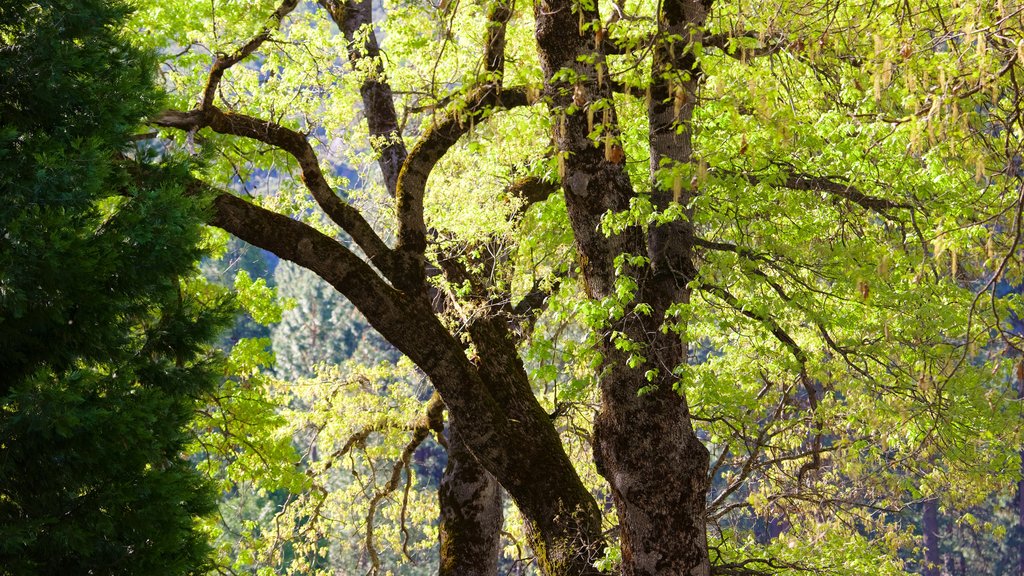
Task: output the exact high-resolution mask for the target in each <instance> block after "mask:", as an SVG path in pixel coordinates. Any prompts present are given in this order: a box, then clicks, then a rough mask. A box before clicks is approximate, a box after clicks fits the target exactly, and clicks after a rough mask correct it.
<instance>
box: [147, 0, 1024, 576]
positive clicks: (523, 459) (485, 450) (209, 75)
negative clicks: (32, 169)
mask: <svg viewBox="0 0 1024 576" xmlns="http://www.w3.org/2000/svg"><path fill="white" fill-rule="evenodd" d="M142 4H143V8H142V10H140V12H139V14H138V16H137V18H136V20H135V23H134V24H133V26H134V27H135V29H136V30H140V31H142V32H143V34H141V35H140V41H142V42H146V43H148V44H149V45H150V46H152V47H154V48H159V49H161V50H163V51H164V52H163V53H164V55H165V58H164V60H163V62H162V64H161V70H162V73H163V75H164V78H165V80H166V82H167V83H168V85H169V86H170V87H172V90H173V95H172V98H173V102H172V106H171V107H170V108H168V109H167V110H165V111H163V112H162V113H160V114H157V115H154V116H153V117H152V118H151V120H152V123H153V124H154V125H156V126H159V127H161V128H163V129H165V130H164V134H165V135H166V136H167V137H169V138H173V139H175V140H176V141H177V142H178V145H179V146H180V147H181V148H182V149H185V150H188V151H191V152H193V153H196V154H199V153H203V154H207V155H208V156H209V157H210V158H211V160H210V165H209V167H208V168H207V169H205V170H202V171H197V172H195V173H194V178H195V179H196V186H198V187H203V188H204V189H207V190H211V191H212V193H213V194H215V195H216V197H215V199H214V201H213V216H212V217H211V219H210V222H211V223H212V224H213V225H215V226H218V227H220V228H223V229H224V230H226V231H228V232H229V233H231V234H233V235H235V236H237V237H239V238H241V239H243V240H246V241H247V242H250V243H251V244H254V245H256V246H259V247H261V248H263V249H266V250H269V251H271V252H273V253H274V254H276V255H277V256H279V257H280V258H282V259H285V260H288V261H291V262H293V263H295V264H297V265H298V266H301V267H303V268H306V269H308V270H310V271H312V272H314V273H315V274H317V275H318V276H320V277H321V278H322V279H323V280H325V281H326V282H328V283H329V284H330V285H331V286H333V288H334V289H335V290H337V292H339V293H340V294H341V295H343V296H344V297H345V298H346V299H347V300H348V301H349V302H351V304H352V305H353V306H354V307H355V308H356V309H358V310H359V312H360V313H361V314H362V315H363V316H365V318H366V322H368V323H369V324H370V325H371V326H372V327H373V328H374V329H375V330H377V331H378V332H379V333H380V335H381V336H382V337H383V338H384V339H386V340H387V341H388V342H389V343H390V344H391V345H393V346H394V347H395V348H396V349H398V350H399V351H401V352H402V353H403V354H404V355H405V356H406V357H407V358H408V359H409V360H410V361H411V362H412V364H414V365H415V366H416V367H417V369H418V370H419V371H420V372H421V373H422V374H423V375H424V376H425V377H426V378H427V379H429V382H430V384H431V385H432V387H433V389H434V390H436V392H437V393H438V397H439V398H440V401H442V402H443V405H444V408H445V409H446V411H447V414H448V419H449V425H450V429H449V431H448V434H447V435H441V434H439V441H442V440H443V441H445V443H447V444H448V472H446V473H445V475H444V477H443V479H442V483H441V487H440V491H439V494H440V498H441V500H440V502H439V507H438V508H439V511H440V512H439V513H440V516H441V518H440V521H439V524H438V530H439V531H440V535H439V538H440V542H441V545H440V566H441V573H444V574H447V573H452V574H469V573H478V572H482V573H488V572H493V567H494V566H496V561H495V560H494V556H495V554H496V553H497V550H498V544H497V542H498V540H497V538H498V534H496V532H497V530H496V528H495V526H500V525H501V521H500V520H495V518H497V517H498V516H500V513H501V510H500V501H499V500H498V499H497V498H495V497H494V495H495V484H494V483H495V482H496V483H497V484H500V486H501V487H502V488H503V489H504V490H505V491H506V492H507V494H508V496H509V497H510V499H511V502H512V503H513V504H514V506H515V509H516V511H517V514H518V516H517V517H516V518H517V519H516V520H510V521H509V522H521V526H520V527H518V528H516V530H515V531H514V532H515V533H514V534H513V537H521V539H522V542H523V543H524V544H525V545H526V546H528V547H529V548H530V549H531V550H532V553H533V557H534V560H535V562H536V566H537V569H538V570H539V571H540V572H541V573H545V574H590V573H596V572H600V571H607V570H615V571H617V572H618V573H621V574H624V575H633V574H693V575H702V574H709V573H711V572H716V573H730V571H731V573H744V571H748V570H766V571H773V570H775V571H782V570H800V569H812V570H823V571H830V572H833V573H850V574H862V573H864V572H866V571H870V572H872V573H879V574H888V573H898V572H900V571H901V570H903V569H904V568H907V567H914V566H920V567H922V568H923V569H929V568H928V567H927V566H926V565H924V564H923V563H920V562H919V561H917V560H914V561H910V560H909V559H910V558H913V556H914V554H913V552H912V550H913V547H914V544H915V542H917V540H916V536H915V529H914V526H912V525H908V523H907V522H906V521H900V520H899V519H898V518H897V517H898V516H899V515H900V514H901V512H902V511H904V510H906V509H907V507H908V506H910V505H911V504H916V503H920V502H924V501H938V502H940V503H941V505H942V506H943V507H944V509H947V510H964V509H967V508H968V507H970V506H973V505H976V504H979V503H981V502H982V501H984V500H985V498H986V497H988V496H989V495H990V494H991V493H993V492H997V491H999V490H1004V491H1005V490H1008V489H1009V488H1008V487H1009V485H1010V484H1011V482H1013V481H1015V480H1017V479H1019V474H1020V457H1019V453H1018V449H1019V446H1020V433H1019V430H1020V426H1019V422H1020V408H1019V402H1018V401H1017V391H1016V389H1015V388H1014V383H1015V378H1016V377H1017V376H1016V375H1015V371H1014V365H1015V362H1016V360H1015V358H1016V356H1017V355H1018V353H1019V347H1020V334H1019V332H1018V331H1017V330H1016V329H1015V328H1014V326H1015V324H1014V321H1015V319H1016V313H1017V309H1018V308H1019V306H1020V301H1019V296H1018V294H1017V293H1016V291H1015V290H1014V289H1012V287H1013V286H1016V285H1019V284H1020V275H1021V272H1020V259H1019V256H1018V249H1019V240H1020V233H1021V211H1022V208H1024V202H1022V195H1024V184H1022V180H1021V178H1022V173H1021V171H1020V164H1021V161H1022V160H1021V158H1022V153H1021V150H1020V145H1021V141H1020V138H1021V130H1022V128H1024V126H1022V125H1021V115H1020V104H1021V91H1020V90H1019V88H1018V79H1017V75H1018V74H1020V73H1021V72H1022V70H1024V69H1022V68H1021V66H1022V62H1021V58H1022V57H1024V24H1022V21H1021V15H1022V10H1024V7H1021V6H1018V4H1017V3H1016V2H1014V1H1012V0H1000V1H999V2H997V3H996V5H995V6H993V5H992V2H991V1H987V0H986V1H971V0H935V1H933V2H923V3H908V2H875V1H854V0H851V1H843V2H831V1H818V0H792V1H791V0H774V1H771V2H758V3H753V4H751V3H743V2H727V1H717V0H703V1H698V0H663V1H661V2H658V3H647V2H632V1H606V2H605V1H596V0H537V1H535V2H533V3H523V2H513V1H510V0H492V1H479V2H468V1H467V2H461V1H455V2H441V3H439V4H438V5H433V4H430V3H426V2H409V1H395V2H390V1H389V2H384V3H383V5H382V6H377V5H375V4H373V3H371V2H369V1H348V2H345V1H340V0H320V1H319V2H317V3H315V4H314V3H299V2H297V1H295V0H285V1H283V2H280V3H278V2H270V1H267V2H263V1H256V2H245V3H238V2H214V3H210V4H203V5H202V6H200V5H196V4H194V3H189V2H173V1H172V2H159V3H152V4H151V5H150V4H146V3H142ZM350 169H356V170H357V171H358V175H353V174H352V173H351V172H350V171H349V170H350ZM352 373H353V374H358V373H359V372H358V371H356V370H353V372H352ZM331 374H333V376H332V375H331ZM1022 375H1024V373H1022ZM337 378H339V376H338V375H337V373H332V372H330V371H324V372H323V374H322V375H321V377H319V380H318V382H320V383H321V384H323V385H325V386H327V387H326V388H325V389H323V390H321V392H319V393H318V394H316V395H314V396H315V397H312V398H307V399H306V400H307V401H308V402H316V401H318V400H319V401H325V398H324V396H323V395H324V394H328V393H331V391H334V392H337V390H338V389H339V388H338V387H337V386H334V387H333V388H332V387H331V383H332V382H336V381H337ZM408 378H412V379H414V378H415V376H408V377H407V378H406V380H408ZM355 380H356V381H367V380H366V379H365V377H364V380H360V378H359V377H356V378H355ZM386 380H387V378H383V379H382V380H373V379H369V381H371V382H379V384H378V385H374V386H369V388H373V389H374V393H375V394H376V395H377V396H380V395H381V394H382V393H383V392H385V391H386V389H387V388H388V386H387V385H386V384H385V383H384V381H386ZM307 390H311V388H310V389H307ZM418 396H419V395H417V394H406V395H405V399H406V400H405V401H406V402H411V400H410V398H418ZM364 400H365V398H364ZM351 401H352V402H353V403H355V402H356V401H355V400H351ZM357 405H358V404H357ZM412 405H415V402H413V404H412ZM292 406H294V404H292ZM409 406H410V404H408V403H403V404H401V405H398V404H396V405H395V406H394V407H393V409H392V410H391V411H387V410H383V413H384V414H386V415H387V416H386V417H385V418H384V420H386V421H387V422H388V424H387V425H384V424H382V423H381V421H380V420H373V419H368V418H363V419H359V416H358V414H352V413H349V412H347V411H346V412H345V419H343V420H334V421H331V422H328V421H326V420H325V421H322V422H318V423H315V424H313V425H312V429H314V430H319V431H325V430H335V432H334V433H333V435H331V436H325V437H324V438H323V440H322V441H323V443H324V444H326V445H329V446H331V448H330V450H329V451H328V450H323V451H320V450H313V449H312V446H318V445H319V444H318V443H319V442H321V439H320V438H319V437H317V436H316V435H315V434H314V440H313V443H312V444H310V445H309V451H308V453H307V456H306V457H305V458H304V460H303V461H302V464H303V465H304V466H306V467H307V468H306V470H307V474H306V475H307V477H309V478H310V479H311V480H310V482H312V485H313V486H320V488H315V489H313V492H311V494H317V493H319V494H326V493H329V492H330V490H329V488H328V487H327V485H328V484H329V482H327V480H326V479H327V478H330V476H327V474H329V472H328V471H329V470H331V469H332V466H334V465H335V463H336V459H337V458H341V457H342V456H346V455H351V454H352V451H353V446H363V448H366V446H365V442H364V441H366V440H367V439H368V438H369V437H370V436H371V435H373V434H378V435H379V436H381V437H383V439H382V440H381V441H382V442H384V444H386V445H390V446H391V450H392V452H391V454H390V461H391V462H393V466H392V467H388V468H386V469H385V470H376V469H373V468H372V466H371V469H373V470H376V471H374V472H372V473H371V474H370V478H373V479H374V481H373V482H370V484H371V485H373V486H374V487H373V488H372V489H369V488H368V489H366V490H365V491H364V492H365V495H366V501H367V508H366V512H365V515H364V516H363V521H362V523H361V524H360V525H359V526H360V527H361V528H362V529H364V530H365V532H366V548H367V549H368V558H369V561H368V565H369V568H370V569H371V570H372V571H374V572H377V571H382V570H384V569H385V568H384V567H383V566H382V565H381V561H380V557H379V555H378V554H377V552H376V548H375V546H376V545H375V540H374V538H375V537H374V530H373V528H374V525H375V523H377V524H378V525H379V522H378V519H379V518H381V517H387V518H389V519H390V521H392V522H394V517H395V515H400V516H401V518H399V523H400V525H401V526H403V527H404V522H405V511H406V510H407V506H406V505H405V503H404V502H403V503H401V505H400V506H398V505H397V504H396V505H395V506H391V507H389V506H387V505H386V504H387V502H388V501H389V499H390V498H392V497H393V495H395V494H398V493H399V491H397V490H396V488H397V487H398V484H399V483H400V480H401V477H402V474H403V473H405V474H406V478H407V482H408V484H407V486H408V485H411V483H412V470H411V466H410V462H411V460H412V456H413V455H414V454H415V451H416V450H417V448H418V446H420V445H421V443H422V442H424V439H425V437H426V436H427V435H428V434H429V433H430V431H431V430H434V431H435V432H437V428H438V426H437V425H436V422H437V421H436V418H434V417H433V416H431V415H436V410H437V406H438V405H437V403H436V401H433V402H428V405H427V406H424V407H422V410H426V411H427V414H424V415H423V417H422V419H420V420H415V419H413V418H412V417H411V416H410V415H409V412H408V409H409ZM428 408H430V409H429V410H428ZM365 412H366V413H368V414H370V413H372V414H380V413H381V411H380V407H379V405H378V408H377V409H374V410H365ZM595 413H596V416H595ZM396 415H399V417H398V418H396V417H395V416H396ZM336 423H340V426H339V427H337V428H332V426H334V424H336ZM308 429H309V428H307V430H308ZM385 429H386V430H387V432H385ZM350 441H351V442H350ZM370 452H372V450H370V449H369V448H366V450H365V451H364V453H366V454H369V453H370ZM323 453H327V454H329V456H327V457H324V456H323ZM381 456H382V457H383V456H384V455H383V453H381ZM370 462H371V464H372V462H373V460H372V459H371V460H370ZM360 466H362V464H359V465H357V464H355V463H353V464H352V466H351V467H350V472H352V473H353V474H357V473H358V471H359V469H360ZM481 467H482V468H481ZM335 470H336V469H335ZM378 472H379V474H378ZM331 473H333V472H331ZM321 480H322V481H323V483H322V484H318V482H321ZM378 481H379V484H378V483H377V482H378ZM456 487H461V488H456ZM317 490H322V492H317ZM408 493H409V492H408V490H407V491H406V494H408ZM456 495H457V496H459V498H456V499H455V500H445V498H446V497H452V496H456ZM936 499H937V500H936ZM328 501H329V498H328V497H326V496H324V497H310V498H308V499H307V502H308V503H309V507H307V508H302V510H303V512H301V513H297V515H296V516H295V518H302V519H303V520H302V522H306V524H304V526H307V527H310V526H317V528H316V530H317V532H316V533H317V538H315V539H313V538H309V537H306V536H296V537H295V541H296V542H302V544H303V545H304V546H307V548H305V550H306V553H308V554H309V555H310V558H314V557H322V555H324V554H326V552H323V551H322V550H323V549H325V548H329V544H326V543H324V542H322V541H321V539H323V540H324V541H329V539H330V538H331V534H330V530H331V528H330V526H331V524H330V521H329V520H326V519H324V520H323V522H320V521H319V520H318V519H317V514H318V512H319V511H320V510H322V508H320V507H319V506H320V505H321V504H323V503H325V502H328ZM386 514H391V516H386ZM324 516H325V517H326V516H329V515H327V514H324ZM894 518H897V519H894ZM758 523H761V524H764V523H768V524H771V525H772V526H774V527H775V528H773V529H772V530H769V532H772V533H771V534H770V537H767V538H765V537H761V536H759V534H761V533H763V531H762V532H761V533H759V532H758V530H755V529H754V526H756V525H757V524H758ZM299 524H301V522H300V523H299ZM299 524H296V533H297V534H299V533H301V530H300V529H299ZM349 526H351V525H349ZM321 530H322V532H321ZM407 540H408V538H406V540H405V541H407ZM403 542H404V541H403ZM516 542H517V543H518V540H517V541H516ZM392 546H394V547H395V550H399V549H401V547H402V546H403V544H401V543H398V540H392ZM264 550H268V552H267V554H266V556H265V557H264V558H263V560H262V561H263V562H265V563H266V565H274V566H278V567H282V568H286V566H285V563H284V561H283V560H282V556H281V555H280V554H277V555H276V556H275V554H276V552H274V550H275V549H274V548H272V547H271V548H265V549H264ZM405 556H406V557H409V556H410V553H409V552H408V551H405ZM915 562H918V563H917V564H915ZM311 563H312V564H315V562H312V561H311ZM291 566H292V567H294V568H295V569H296V570H301V569H305V568H306V567H308V566H309V564H301V563H298V562H294V558H293V564H292V565H291Z"/></svg>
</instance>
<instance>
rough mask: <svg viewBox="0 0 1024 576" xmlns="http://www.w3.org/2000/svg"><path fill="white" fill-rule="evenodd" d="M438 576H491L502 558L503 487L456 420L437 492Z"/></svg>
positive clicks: (449, 439) (450, 434) (453, 424)
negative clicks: (471, 447) (465, 438)
mask: <svg viewBox="0 0 1024 576" xmlns="http://www.w3.org/2000/svg"><path fill="white" fill-rule="evenodd" d="M437 495H438V504H439V509H440V526H439V535H440V544H441V558H440V567H439V570H438V574H439V576H493V575H495V574H497V573H498V559H499V557H500V555H501V526H502V521H503V520H504V516H503V515H502V508H501V488H500V487H499V486H498V483H497V482H496V481H495V480H494V477H493V476H491V474H490V473H489V472H487V470H485V469H484V467H483V466H481V465H480V463H479V462H477V461H476V458H475V457H473V455H472V454H471V453H470V451H469V449H468V448H467V447H466V445H465V443H464V442H463V441H462V438H461V437H460V436H459V434H458V426H457V425H456V424H455V423H454V422H453V423H452V424H451V425H450V427H449V432H448V465H447V466H446V467H445V470H444V475H443V476H442V477H441V486H440V487H439V488H438V492H437Z"/></svg>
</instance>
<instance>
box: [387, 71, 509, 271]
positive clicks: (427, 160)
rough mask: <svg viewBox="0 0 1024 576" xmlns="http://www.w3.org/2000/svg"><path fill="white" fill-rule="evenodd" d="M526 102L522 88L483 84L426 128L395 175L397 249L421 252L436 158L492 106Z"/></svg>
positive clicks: (423, 248)
mask: <svg viewBox="0 0 1024 576" xmlns="http://www.w3.org/2000/svg"><path fill="white" fill-rule="evenodd" d="M527 104H529V100H528V99H527V95H526V89H525V88H522V87H519V88H511V89H507V90H501V88H500V87H499V86H497V85H495V84H484V85H482V86H480V87H478V88H476V89H475V90H473V91H472V92H470V93H469V94H468V95H467V96H466V100H465V102H464V104H462V106H461V107H459V108H457V109H456V110H454V111H451V112H448V113H447V114H445V115H444V116H443V117H442V118H441V119H440V120H439V121H437V122H436V123H435V124H433V125H432V126H431V127H430V128H428V129H427V131H426V133H425V134H424V135H423V137H422V138H420V140H419V141H418V142H417V143H416V146H414V147H413V149H412V151H411V152H409V157H408V158H407V159H406V161H405V165H404V166H403V167H402V172H401V174H399V178H398V189H397V192H398V219H399V232H398V247H397V248H398V249H399V250H406V251H410V252H414V253H418V254H422V253H423V251H424V250H425V249H426V246H427V227H426V224H425V223H424V220H423V196H424V194H425V191H426V186H427V178H428V177H429V176H430V172H431V171H432V170H433V169H434V166H435V165H436V164H437V162H438V161H439V160H440V159H441V158H442V157H443V156H444V155H445V153H447V152H448V150H449V149H450V148H451V147H452V146H453V145H455V143H456V142H458V140H459V138H460V137H462V135H464V134H465V133H467V132H469V130H470V128H472V126H473V125H474V124H475V123H476V122H478V121H480V120H482V119H483V118H485V117H486V115H487V114H489V113H490V111H491V110H492V109H494V108H505V109H509V108H515V107H518V106H526V105H527Z"/></svg>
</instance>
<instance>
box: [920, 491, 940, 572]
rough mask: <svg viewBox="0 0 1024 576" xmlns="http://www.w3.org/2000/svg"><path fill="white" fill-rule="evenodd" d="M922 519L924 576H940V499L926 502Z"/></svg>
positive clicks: (931, 499)
mask: <svg viewBox="0 0 1024 576" xmlns="http://www.w3.org/2000/svg"><path fill="white" fill-rule="evenodd" d="M922 516H923V517H922V519H921V531H922V532H923V533H924V563H925V565H924V571H923V572H921V574H922V575H923V576H939V569H940V568H941V567H942V564H941V560H940V559H939V499H938V498H929V499H927V500H925V501H924V512H923V514H922Z"/></svg>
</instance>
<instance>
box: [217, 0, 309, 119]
mask: <svg viewBox="0 0 1024 576" xmlns="http://www.w3.org/2000/svg"><path fill="white" fill-rule="evenodd" d="M298 4H299V2H298V0H284V1H283V2H282V3H281V5H280V6H278V7H277V10H274V13H273V14H272V15H271V18H272V19H273V24H272V25H270V26H266V27H264V28H263V30H261V31H260V33H259V34H257V35H256V36H254V37H253V38H252V39H251V40H249V41H248V42H246V43H245V45H243V46H242V47H241V48H239V49H238V50H236V51H235V53H234V54H230V55H229V54H217V55H216V56H215V57H214V59H213V66H211V67H210V74H209V76H208V77H207V79H206V87H205V88H204V89H203V99H202V101H201V102H200V104H199V108H201V109H205V108H207V107H209V106H212V105H213V99H214V97H215V95H216V94H217V88H218V87H219V86H220V81H221V78H223V77H224V72H226V71H227V70H228V68H231V67H232V66H234V65H235V64H238V63H239V62H241V61H242V60H244V59H245V58H247V57H248V56H249V55H250V54H252V53H253V52H255V51H256V50H257V49H258V48H259V47H260V46H261V45H263V43H264V42H266V41H267V40H269V39H270V35H271V34H273V32H274V31H275V30H277V29H278V27H280V25H281V22H282V21H283V20H284V17H285V16H287V15H288V14H289V13H290V12H291V11H292V10H294V9H295V7H296V6H298Z"/></svg>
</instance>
